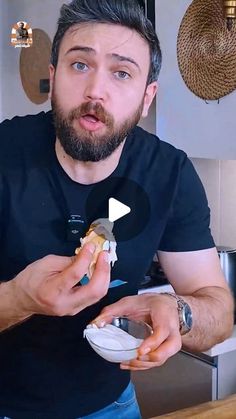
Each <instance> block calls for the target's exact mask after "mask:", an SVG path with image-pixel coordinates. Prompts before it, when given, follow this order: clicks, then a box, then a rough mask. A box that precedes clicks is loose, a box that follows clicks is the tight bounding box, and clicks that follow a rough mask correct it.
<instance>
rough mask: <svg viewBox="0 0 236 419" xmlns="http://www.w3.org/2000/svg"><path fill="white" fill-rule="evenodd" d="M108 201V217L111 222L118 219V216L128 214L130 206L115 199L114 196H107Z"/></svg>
mask: <svg viewBox="0 0 236 419" xmlns="http://www.w3.org/2000/svg"><path fill="white" fill-rule="evenodd" d="M108 202H109V206H108V218H109V221H111V222H112V223H113V222H114V221H116V220H119V218H122V217H124V216H125V215H126V214H129V212H130V211H131V209H130V207H128V206H127V205H125V204H122V202H120V201H117V199H115V198H109V201H108Z"/></svg>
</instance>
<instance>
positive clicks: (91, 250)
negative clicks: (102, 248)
mask: <svg viewBox="0 0 236 419" xmlns="http://www.w3.org/2000/svg"><path fill="white" fill-rule="evenodd" d="M86 248H87V249H88V251H89V252H90V253H92V254H93V253H94V251H95V249H96V246H95V244H94V243H92V242H90V243H88V244H87V246H86Z"/></svg>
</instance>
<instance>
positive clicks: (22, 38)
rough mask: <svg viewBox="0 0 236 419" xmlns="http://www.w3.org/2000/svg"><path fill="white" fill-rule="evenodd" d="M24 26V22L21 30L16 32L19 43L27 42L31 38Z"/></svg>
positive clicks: (20, 27) (20, 24)
mask: <svg viewBox="0 0 236 419" xmlns="http://www.w3.org/2000/svg"><path fill="white" fill-rule="evenodd" d="M24 26H25V24H24V22H20V23H19V28H18V29H17V30H16V39H17V40H18V41H27V39H28V37H29V34H28V31H27V29H26V28H25V27H24Z"/></svg>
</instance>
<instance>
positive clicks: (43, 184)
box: [0, 112, 214, 419]
mask: <svg viewBox="0 0 236 419" xmlns="http://www.w3.org/2000/svg"><path fill="white" fill-rule="evenodd" d="M0 141H1V142H0V150H1V151H0V213H1V224H0V254H1V258H0V281H8V280H10V279H12V278H13V277H14V276H15V275H16V274H17V273H18V272H20V271H21V270H22V269H24V268H25V267H26V266H27V265H28V264H30V263H32V262H33V261H35V260H37V259H39V258H41V257H43V256H45V255H48V254H52V253H53V254H57V255H64V256H66V255H73V254H74V250H75V247H77V245H78V244H77V245H75V243H73V242H70V241H67V239H66V222H67V219H68V218H69V216H70V214H80V215H81V217H82V218H83V219H85V220H86V213H85V202H86V199H87V196H88V193H89V192H90V191H91V187H92V185H87V186H86V185H81V184H79V183H76V182H74V181H72V180H71V179H70V178H69V177H68V176H67V174H66V173H65V172H64V170H63V169H62V168H61V166H60V164H59V163H58V161H57V158H56V156H55V150H54V144H55V132H54V128H53V124H52V117H51V112H48V113H46V114H45V113H44V112H41V113H39V114H38V115H33V116H26V117H15V118H13V119H12V120H11V121H9V120H6V121H4V122H3V123H2V124H1V125H0ZM111 177H124V178H127V179H131V180H133V181H135V182H137V183H138V184H139V185H140V186H142V188H143V189H144V190H145V192H146V193H147V195H148V197H149V202H150V218H149V222H148V224H147V225H146V227H145V229H144V230H143V231H142V232H141V233H140V234H138V235H137V236H136V237H133V238H132V239H130V240H127V241H122V242H120V243H118V246H117V255H118V261H117V262H116V264H115V265H114V267H113V269H112V279H116V278H121V279H122V280H124V281H127V284H125V285H122V286H120V287H117V288H111V289H109V291H108V294H107V296H105V297H104V298H103V299H102V300H101V301H100V302H98V303H97V304H95V305H93V306H92V307H88V308H87V309H85V310H83V311H82V312H81V313H79V314H78V315H76V316H73V317H70V316H65V317H50V316H42V315H35V316H33V317H32V318H31V319H29V320H28V321H26V322H24V323H22V324H19V325H17V326H15V327H13V328H11V329H9V330H6V331H4V332H2V333H1V334H0V363H1V366H0V415H6V416H10V417H12V418H14V419H74V418H76V417H78V416H84V415H87V414H89V413H91V412H92V411H96V410H99V409H101V408H103V407H104V406H106V405H108V404H109V403H112V402H113V401H114V400H115V399H116V398H117V397H118V396H119V394H120V393H121V392H122V391H123V390H124V388H125V387H126V386H127V384H128V381H129V373H128V372H127V371H121V370H120V368H119V365H117V364H113V363H110V362H107V361H105V360H103V359H102V358H101V357H99V356H98V355H97V354H96V353H95V352H94V351H93V350H92V349H91V348H90V347H89V345H88V343H87V341H86V340H85V339H84V338H83V333H82V332H83V329H84V328H85V327H86V325H87V324H88V323H89V322H90V321H91V320H92V319H93V318H94V317H95V316H96V315H97V314H98V313H99V312H100V311H101V309H102V308H103V307H104V306H105V305H107V304H111V303H113V302H115V301H117V300H119V299H120V298H122V297H123V296H126V295H133V294H136V293H137V290H138V288H139V283H140V281H141V280H142V279H143V277H144V275H145V273H146V272H147V270H148V268H149V266H150V263H151V261H152V259H153V255H154V253H155V252H156V251H157V250H158V249H160V250H164V251H191V250H200V249H205V248H210V247H213V246H214V242H213V239H212V237H211V234H210V230H209V208H208V205H207V200H206V196H205V192H204V190H203V187H202V185H201V182H200V180H199V178H198V176H197V174H196V172H195V170H194V168H193V166H192V164H191V162H190V161H189V160H188V158H187V157H186V154H185V153H184V152H182V151H180V150H176V149H175V148H174V147H173V146H171V145H169V144H167V143H165V142H162V141H160V140H159V139H158V138H157V137H156V136H154V135H151V134H149V133H147V132H146V131H144V130H143V129H141V128H139V127H136V128H135V129H134V130H133V131H132V132H131V133H130V135H129V136H128V137H127V140H126V142H125V145H124V148H123V151H122V155H121V158H120V162H119V164H118V166H117V168H116V169H115V171H114V172H113V173H112V175H111ZM94 205H95V209H96V203H95V204H94ZM95 212H96V211H95ZM96 218H100V214H99V210H98V213H97V214H96ZM96 218H94V219H96ZM88 226H89V222H88V225H87V226H86V228H87V227H88Z"/></svg>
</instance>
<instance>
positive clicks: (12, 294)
mask: <svg viewBox="0 0 236 419" xmlns="http://www.w3.org/2000/svg"><path fill="white" fill-rule="evenodd" d="M94 250H95V247H94V246H93V245H91V243H88V244H86V245H85V246H84V247H83V249H81V251H80V253H79V255H78V256H75V257H72V258H70V257H63V256H55V255H49V256H46V257H44V258H42V259H39V260H37V261H36V262H34V263H32V264H30V265H28V266H27V267H26V268H25V269H24V270H23V271H22V272H20V273H19V274H18V275H17V276H16V277H15V278H14V279H13V280H11V281H8V282H2V283H1V284H0V332H1V331H3V330H5V329H8V328H9V327H11V326H14V325H16V324H19V323H21V322H22V321H24V320H26V319H28V318H29V317H31V316H32V315H33V314H43V315H49V316H50V315H52V316H73V315H75V314H77V313H79V312H80V311H81V310H83V309H84V308H86V307H88V306H90V305H92V304H94V303H96V302H97V301H98V300H100V299H101V298H102V297H104V295H106V293H107V290H108V286H109V282H110V265H109V260H108V258H107V252H100V254H99V256H98V259H97V262H96V267H95V270H94V273H93V275H92V277H91V279H90V281H89V283H88V284H87V285H83V286H77V284H78V283H79V281H80V280H81V279H82V277H83V276H84V274H85V273H86V272H88V267H89V264H90V263H91V260H92V257H93V253H94Z"/></svg>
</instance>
